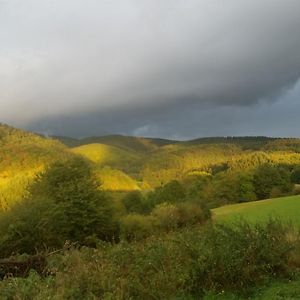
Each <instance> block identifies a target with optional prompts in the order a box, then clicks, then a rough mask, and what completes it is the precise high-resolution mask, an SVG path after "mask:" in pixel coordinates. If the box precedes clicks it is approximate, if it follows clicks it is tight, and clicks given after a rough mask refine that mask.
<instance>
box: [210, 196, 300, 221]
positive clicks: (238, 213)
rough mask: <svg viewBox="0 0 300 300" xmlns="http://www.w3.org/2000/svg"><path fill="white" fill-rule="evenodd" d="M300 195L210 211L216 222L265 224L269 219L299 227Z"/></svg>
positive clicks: (227, 206) (226, 206)
mask: <svg viewBox="0 0 300 300" xmlns="http://www.w3.org/2000/svg"><path fill="white" fill-rule="evenodd" d="M299 212H300V195H296V196H289V197H281V198H274V199H267V200H260V201H254V202H247V203H240V204H232V205H225V206H222V207H218V208H215V209H213V210H212V214H213V218H214V220H216V221H217V222H223V221H226V222H227V221H230V222H234V221H239V220H240V219H244V220H247V221H250V222H266V221H267V220H269V219H270V218H275V219H279V220H281V221H283V222H291V223H293V224H295V225H297V226H299V227H300V213H299Z"/></svg>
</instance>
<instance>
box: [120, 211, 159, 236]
mask: <svg viewBox="0 0 300 300" xmlns="http://www.w3.org/2000/svg"><path fill="white" fill-rule="evenodd" d="M120 232H121V237H122V238H123V239H125V240H127V241H134V240H141V239H144V238H146V237H148V236H150V235H152V234H153V233H154V232H155V219H154V218H153V217H152V216H143V215H138V214H129V215H127V216H125V217H123V218H121V220H120Z"/></svg>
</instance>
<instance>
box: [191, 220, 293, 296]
mask: <svg viewBox="0 0 300 300" xmlns="http://www.w3.org/2000/svg"><path fill="white" fill-rule="evenodd" d="M289 236H290V229H289V227H288V226H284V225H282V224H281V223H280V222H278V221H274V220H270V221H269V222H268V223H267V224H266V225H249V224H248V223H245V222H241V223H238V224H236V225H234V226H233V225H215V226H211V227H209V228H208V229H207V230H205V231H204V232H203V233H202V236H201V241H197V240H196V241H194V242H193V243H190V244H191V245H192V246H189V248H190V250H191V254H192V255H193V257H194V258H195V268H194V270H193V284H194V286H193V289H194V290H195V291H205V290H211V291H216V292H222V291H228V290H229V291H234V290H238V291H243V290H247V289H249V288H250V287H253V286H255V285H259V284H263V283H265V281H266V280H267V279H268V278H276V277H289V276H290V275H291V272H290V266H289V264H290V259H291V258H292V255H293V250H294V249H295V247H296V243H295V241H296V240H297V241H299V235H298V234H296V235H294V238H293V239H290V238H289Z"/></svg>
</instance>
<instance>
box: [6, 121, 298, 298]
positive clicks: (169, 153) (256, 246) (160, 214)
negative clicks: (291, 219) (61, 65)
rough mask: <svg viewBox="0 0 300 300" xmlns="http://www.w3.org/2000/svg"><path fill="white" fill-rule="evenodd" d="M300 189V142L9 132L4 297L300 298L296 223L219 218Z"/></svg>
mask: <svg viewBox="0 0 300 300" xmlns="http://www.w3.org/2000/svg"><path fill="white" fill-rule="evenodd" d="M299 184H300V140H298V139H283V138H278V139H276V138H267V137H240V138H239V137H219V138H203V139H197V140H192V141H171V140H162V139H150V138H139V137H126V136H104V137H93V138H87V139H83V140H76V139H71V138H66V137H50V138H49V137H44V136H42V135H37V134H34V133H30V132H26V131H23V130H19V129H15V128H12V127H10V126H7V125H0V204H1V205H0V258H1V259H0V275H1V278H2V281H0V299H201V298H203V299H218V297H220V299H243V298H245V299H246V298H247V297H249V296H251V297H252V298H255V297H257V299H268V297H269V296H268V295H272V293H275V292H274V289H275V290H276V287H277V285H278V286H280V289H283V290H284V289H285V284H286V282H290V281H292V282H293V283H294V284H295V288H294V289H290V290H289V293H293V292H295V293H298V292H299V290H297V282H299V280H300V276H299V275H300V273H299V268H300V248H299V247H300V236H299V231H298V229H297V228H296V227H295V226H292V224H290V223H288V222H286V220H282V219H277V218H271V217H270V218H267V219H266V220H265V221H264V222H263V223H257V222H255V223H249V221H246V220H243V219H240V220H238V221H236V222H223V221H221V219H220V221H218V220H219V219H218V218H217V216H218V214H216V213H215V211H217V210H216V208H221V209H222V208H223V207H224V208H226V207H227V206H228V205H234V204H238V203H240V204H241V203H245V204H246V203H251V202H253V201H261V200H264V199H268V198H274V200H276V198H279V197H281V199H284V198H282V197H286V196H292V195H294V196H295V197H297V195H298V194H300V189H299ZM297 199H298V198H297ZM228 207H230V206H228ZM261 295H262V296H261ZM259 297H261V298H259ZM264 297H265V298H264ZM255 299H256V298H255ZM269 299H270V298H269ZM276 299H277V298H276ZM278 299H281V298H278Z"/></svg>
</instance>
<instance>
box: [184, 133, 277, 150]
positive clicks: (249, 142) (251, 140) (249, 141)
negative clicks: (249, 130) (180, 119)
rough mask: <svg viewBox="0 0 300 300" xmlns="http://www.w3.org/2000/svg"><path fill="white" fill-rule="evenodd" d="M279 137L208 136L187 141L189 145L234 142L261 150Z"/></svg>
mask: <svg viewBox="0 0 300 300" xmlns="http://www.w3.org/2000/svg"><path fill="white" fill-rule="evenodd" d="M276 140H278V138H270V137H265V136H245V137H234V136H227V137H207V138H199V139H195V140H191V141H187V142H185V143H186V144H187V145H201V144H234V145H238V146H240V147H241V148H242V149H243V150H250V149H251V150H259V149H262V148H263V147H264V146H265V145H267V144H268V143H269V142H272V141H276Z"/></svg>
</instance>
